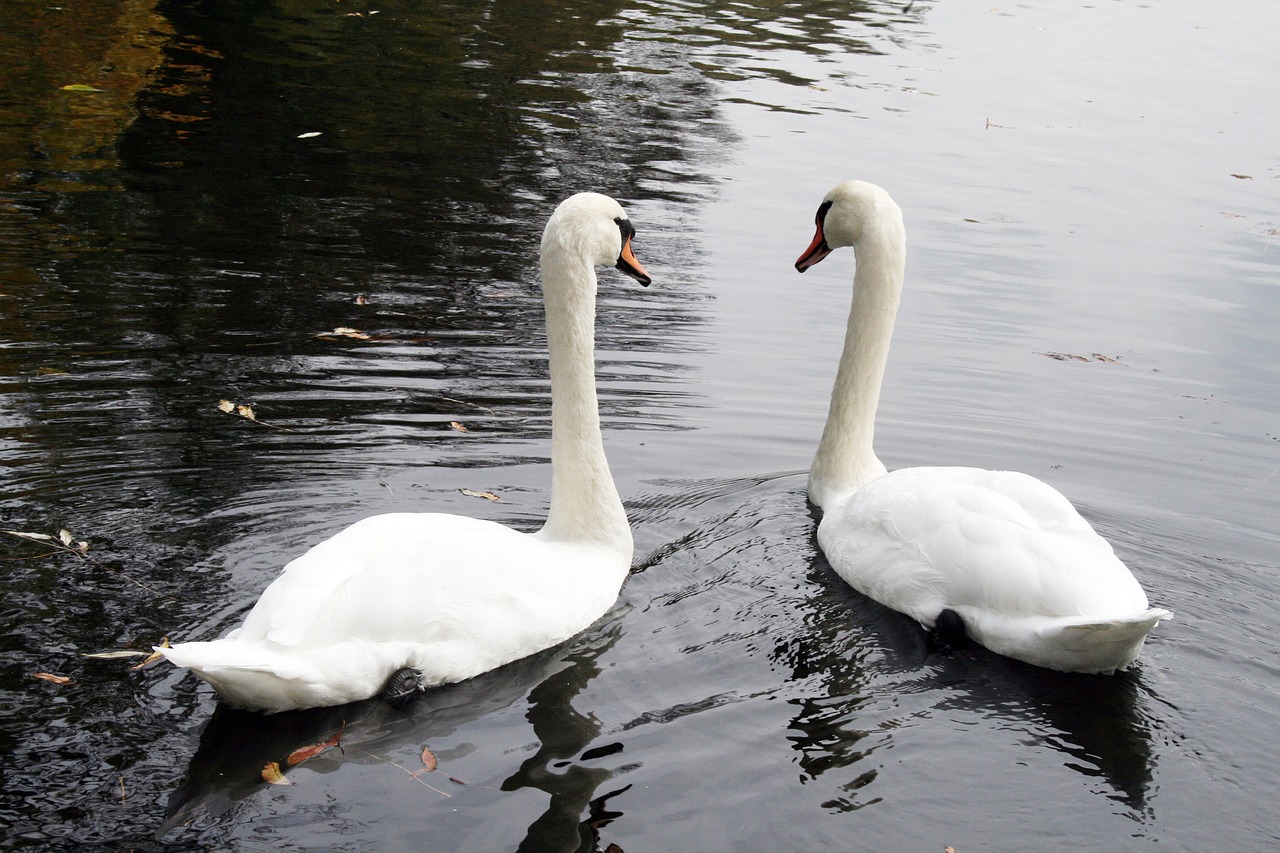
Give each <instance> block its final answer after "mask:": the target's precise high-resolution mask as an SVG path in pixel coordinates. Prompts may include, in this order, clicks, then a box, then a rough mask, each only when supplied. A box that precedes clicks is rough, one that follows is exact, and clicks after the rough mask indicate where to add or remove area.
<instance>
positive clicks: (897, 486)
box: [796, 181, 1173, 673]
mask: <svg viewBox="0 0 1280 853" xmlns="http://www.w3.org/2000/svg"><path fill="white" fill-rule="evenodd" d="M844 246H852V247H853V248H854V252H855V255H856V258H857V272H856V274H855V276H854V296H853V307H852V310H851V312H850V316H849V326H848V331H847V333H846V337H845V345H844V351H843V353H842V355H841V359H840V366H839V370H838V372H837V376H836V382H835V388H834V390H833V391H832V396H831V409H830V412H829V414H828V417H827V423H826V426H825V428H824V430H823V435H822V440H821V442H820V443H819V446H818V450H817V453H816V455H815V457H814V461H813V467H812V469H811V470H810V474H809V496H810V499H811V500H812V501H813V503H814V504H816V505H817V506H819V507H820V508H821V509H822V511H823V515H822V520H821V521H820V522H819V525H818V544H819V545H820V546H821V548H822V550H823V553H825V554H826V555H827V558H828V560H829V561H830V562H831V565H832V567H833V568H834V569H835V570H836V572H837V573H838V574H839V575H840V577H842V578H843V579H844V580H845V581H846V582H848V583H849V584H850V585H851V586H853V587H854V588H855V589H857V590H858V591H859V592H861V593H863V594H864V595H867V596H869V597H871V598H874V599H875V600H876V601H879V602H880V603H881V604H884V605H886V606H888V607H891V608H893V609H894V610H898V611H900V612H902V613H905V614H907V615H908V616H911V617H912V618H914V619H916V620H917V621H919V622H920V623H921V624H923V625H925V626H926V627H933V626H934V625H935V623H936V622H937V620H938V618H939V615H940V614H941V613H942V612H943V611H944V610H950V611H953V612H954V613H955V614H956V615H958V616H959V617H960V620H961V621H962V622H963V624H964V629H965V632H966V634H967V635H968V636H969V637H971V638H972V639H974V640H976V641H977V642H979V643H981V644H982V645H984V646H986V647H987V648H989V649H991V650H992V651H994V652H997V653H999V654H1003V655H1007V656H1009V657H1012V658H1017V659H1019V660H1023V661H1026V662H1028V663H1031V664H1035V665H1037V666H1043V667H1048V668H1050V669H1058V670H1065V671H1069V672H1089V673H1109V672H1114V671H1115V670H1117V669H1122V668H1124V667H1126V666H1128V665H1129V664H1131V663H1132V662H1133V661H1134V660H1135V659H1136V658H1137V656H1138V654H1139V652H1140V651H1141V650H1142V645H1143V642H1144V640H1145V639H1146V636H1147V633H1148V632H1149V631H1150V630H1151V629H1152V628H1153V627H1155V625H1156V624H1158V623H1159V622H1160V620H1162V619H1170V618H1172V616H1173V614H1172V613H1170V612H1169V611H1168V610H1163V609H1160V608H1153V607H1150V606H1149V605H1148V603H1147V596H1146V594H1145V593H1144V592H1143V590H1142V587H1141V586H1140V585H1139V584H1138V582H1137V580H1135V579H1134V577H1133V574H1132V573H1131V572H1130V571H1129V570H1128V568H1126V567H1125V565H1124V564H1123V563H1122V562H1120V560H1119V558H1117V557H1116V555H1115V553H1114V552H1113V551H1112V548H1111V545H1110V544H1109V543H1108V542H1107V541H1106V540H1105V539H1103V538H1102V537H1101V536H1099V535H1098V534H1097V533H1096V532H1095V531H1094V530H1093V528H1092V527H1091V526H1090V525H1089V523H1088V522H1087V521H1085V520H1084V518H1082V517H1081V516H1080V514H1079V513H1078V512H1076V510H1075V508H1074V507H1073V506H1072V505H1071V504H1070V502H1069V501H1068V500H1067V499H1066V498H1065V497H1063V496H1062V495H1061V494H1060V493H1059V492H1058V491H1056V490H1055V489H1053V488H1052V487H1051V486H1049V485H1047V484H1045V483H1042V482H1041V481H1039V480H1037V479H1035V478H1034V477H1031V476H1029V475H1026V474H1019V473H1015V472H1009V471H986V470H982V469H978V468H906V469H902V470H899V471H894V472H892V473H886V471H885V467H884V465H883V464H881V462H880V460H879V459H878V458H876V455H875V451H874V449H873V447H872V444H873V438H874V428H875V414H876V407H877V404H878V402H879V397H880V386H881V382H882V380H883V376H884V369H885V363H886V361H887V358H888V353H889V342H890V338H891V337H892V334H893V325H894V320H895V318H896V315H897V310H898V301H899V296H900V293H901V290H902V283H903V272H904V268H905V259H906V231H905V229H904V227H903V224H902V213H901V211H900V210H899V209H898V206H897V205H896V204H894V202H893V200H892V199H891V198H890V197H889V195H888V193H886V192H885V191H884V190H883V189H881V188H880V187H877V186H875V185H873V184H868V183H864V182H861V181H848V182H846V183H843V184H840V185H839V186H837V187H835V188H834V189H833V190H831V192H829V193H828V194H827V196H826V197H825V198H824V199H823V202H822V205H821V206H820V207H819V209H818V216H817V233H816V234H815V236H814V239H813V242H812V244H810V246H809V248H808V249H806V250H805V252H804V254H803V255H801V256H800V259H799V260H798V261H796V269H797V270H799V271H800V272H804V271H805V270H806V269H808V268H809V267H811V266H813V265H814V264H816V263H817V262H818V261H820V260H822V259H823V258H825V257H826V256H827V255H828V254H830V253H831V252H832V251H833V250H834V249H837V248H841V247H844Z"/></svg>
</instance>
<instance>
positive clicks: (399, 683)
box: [382, 666, 422, 708]
mask: <svg viewBox="0 0 1280 853" xmlns="http://www.w3.org/2000/svg"><path fill="white" fill-rule="evenodd" d="M421 693H422V673H420V672H418V671H417V670H416V669H413V668H412V667H407V666H406V667H405V668H404V669H397V670H396V671H395V672H393V673H392V674H391V677H390V678H388V679H387V686H386V687H384V688H382V698H383V699H384V700H386V703H387V704H388V705H390V706H391V707H392V708H405V707H408V705H409V703H410V702H412V701H413V700H414V699H417V698H418V695H419V694H421Z"/></svg>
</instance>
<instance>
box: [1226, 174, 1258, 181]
mask: <svg viewBox="0 0 1280 853" xmlns="http://www.w3.org/2000/svg"><path fill="white" fill-rule="evenodd" d="M1231 177H1233V178H1239V179H1240V180H1242V181H1252V180H1253V175H1237V174H1236V173H1235V172H1232V173H1231Z"/></svg>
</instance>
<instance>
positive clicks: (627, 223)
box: [613, 217, 636, 243]
mask: <svg viewBox="0 0 1280 853" xmlns="http://www.w3.org/2000/svg"><path fill="white" fill-rule="evenodd" d="M613 221H614V222H616V223H618V230H619V231H620V232H622V242H623V243H625V242H627V241H628V240H630V239H632V238H633V237H635V236H636V229H635V226H634V225H632V224H631V220H630V219H623V218H622V217H618V218H617V219H615V220H613Z"/></svg>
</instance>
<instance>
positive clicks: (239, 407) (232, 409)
mask: <svg viewBox="0 0 1280 853" xmlns="http://www.w3.org/2000/svg"><path fill="white" fill-rule="evenodd" d="M218 411H220V412H226V413H227V414H228V415H235V416H236V417H241V418H244V419H245V420H246V421H249V422H251V423H255V424H257V425H258V426H264V427H270V428H271V429H278V430H280V431H281V432H293V430H291V429H289V428H288V427H282V426H277V425H276V424H269V423H267V422H266V421H260V420H258V414H257V413H256V412H255V411H254V410H253V406H246V405H245V404H243V403H233V402H231V401H230V400H219V401H218Z"/></svg>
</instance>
